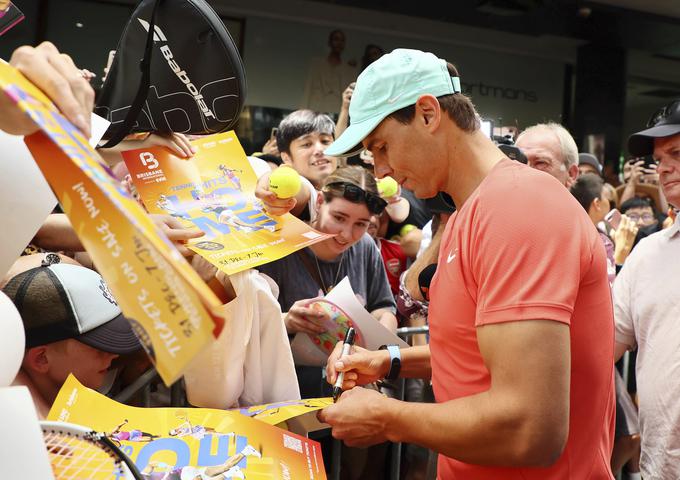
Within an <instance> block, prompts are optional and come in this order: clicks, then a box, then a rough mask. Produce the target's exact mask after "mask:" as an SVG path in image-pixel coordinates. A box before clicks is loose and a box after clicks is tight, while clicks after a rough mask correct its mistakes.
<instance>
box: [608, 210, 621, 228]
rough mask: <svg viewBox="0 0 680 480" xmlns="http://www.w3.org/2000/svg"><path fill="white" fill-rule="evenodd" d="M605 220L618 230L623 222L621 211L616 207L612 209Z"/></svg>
mask: <svg viewBox="0 0 680 480" xmlns="http://www.w3.org/2000/svg"><path fill="white" fill-rule="evenodd" d="M604 221H605V222H607V223H608V224H609V226H610V227H612V228H613V229H614V230H618V228H619V224H620V223H621V212H619V211H618V210H617V209H616V208H615V209H613V210H611V211H610V212H609V213H608V214H607V215H605V216H604Z"/></svg>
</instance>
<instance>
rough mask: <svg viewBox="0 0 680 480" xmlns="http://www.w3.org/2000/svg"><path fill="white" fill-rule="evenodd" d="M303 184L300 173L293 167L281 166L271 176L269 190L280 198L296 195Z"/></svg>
mask: <svg viewBox="0 0 680 480" xmlns="http://www.w3.org/2000/svg"><path fill="white" fill-rule="evenodd" d="M301 186H302V181H301V180H300V174H298V173H297V172H296V171H295V170H294V169H293V168H291V167H279V168H277V169H276V170H274V171H273V172H272V173H271V175H270V176H269V190H270V191H272V192H274V193H275V194H276V196H277V197H278V198H291V197H294V196H295V195H297V193H298V192H299V191H300V187H301Z"/></svg>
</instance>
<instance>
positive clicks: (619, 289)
mask: <svg viewBox="0 0 680 480" xmlns="http://www.w3.org/2000/svg"><path fill="white" fill-rule="evenodd" d="M613 293H614V318H615V322H616V341H617V342H619V343H623V344H626V345H628V347H629V348H630V349H633V348H635V347H637V349H638V355H637V364H636V375H637V387H638V396H639V401H640V432H641V434H642V456H641V459H640V463H641V473H642V477H643V478H654V479H668V480H671V479H672V480H677V479H678V478H680V428H679V426H680V217H679V218H678V219H676V221H675V223H674V224H673V226H672V227H671V228H669V229H666V230H662V231H660V232H657V233H655V234H653V235H650V236H649V237H647V238H645V239H643V240H642V241H641V242H640V243H639V244H638V245H637V246H636V247H635V250H633V252H632V253H631V255H630V256H629V257H628V259H627V260H626V263H625V264H624V267H623V269H622V270H621V272H620V273H619V275H618V276H617V277H616V281H615V282H614V292H613Z"/></svg>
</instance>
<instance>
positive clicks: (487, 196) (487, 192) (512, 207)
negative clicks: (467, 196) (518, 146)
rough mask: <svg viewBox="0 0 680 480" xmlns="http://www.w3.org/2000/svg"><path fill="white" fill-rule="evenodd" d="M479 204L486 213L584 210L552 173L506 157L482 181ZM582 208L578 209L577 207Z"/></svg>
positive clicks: (537, 212)
mask: <svg viewBox="0 0 680 480" xmlns="http://www.w3.org/2000/svg"><path fill="white" fill-rule="evenodd" d="M475 203H477V204H479V205H483V206H484V210H483V211H485V212H487V213H489V214H491V215H493V214H494V213H495V212H500V211H504V212H508V213H511V212H517V213H521V214H524V215H539V216H540V215H541V213H542V212H543V213H545V214H547V215H548V216H554V215H555V214H557V215H558V216H560V215H562V213H567V212H569V211H572V210H576V211H578V210H583V208H582V207H581V206H580V205H579V204H578V202H576V200H575V199H574V197H573V195H571V193H570V192H569V189H567V188H566V187H565V186H564V185H562V184H560V182H559V181H558V180H557V179H555V178H554V177H552V176H551V175H549V174H547V173H545V172H541V171H538V170H536V169H533V168H531V167H529V166H527V165H524V164H521V163H519V162H515V161H512V160H507V159H506V160H502V161H501V162H499V164H497V165H496V166H495V167H494V169H493V170H492V171H491V172H490V173H489V174H488V175H487V177H486V178H485V179H484V181H483V182H482V183H481V184H480V187H479V189H478V193H477V195H476V199H475ZM576 207H578V208H576Z"/></svg>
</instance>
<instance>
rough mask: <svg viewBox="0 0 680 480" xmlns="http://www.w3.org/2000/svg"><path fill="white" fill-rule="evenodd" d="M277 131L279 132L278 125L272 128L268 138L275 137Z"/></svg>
mask: <svg viewBox="0 0 680 480" xmlns="http://www.w3.org/2000/svg"><path fill="white" fill-rule="evenodd" d="M277 133H279V128H278V127H274V128H272V133H271V135H269V138H276V134H277Z"/></svg>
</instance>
